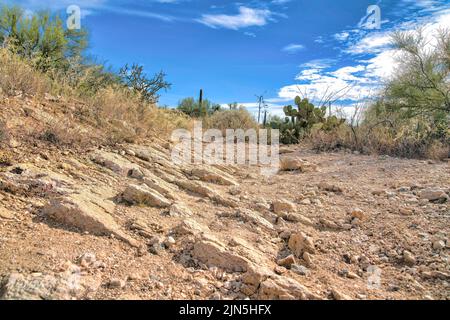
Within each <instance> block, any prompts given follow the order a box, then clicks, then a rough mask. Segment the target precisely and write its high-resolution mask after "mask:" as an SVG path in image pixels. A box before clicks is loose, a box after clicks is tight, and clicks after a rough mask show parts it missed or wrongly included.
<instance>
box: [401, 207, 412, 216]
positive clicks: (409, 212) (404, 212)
mask: <svg viewBox="0 0 450 320" xmlns="http://www.w3.org/2000/svg"><path fill="white" fill-rule="evenodd" d="M399 212H400V214H401V215H403V216H412V214H413V212H412V210H410V209H407V208H400V209H399Z"/></svg>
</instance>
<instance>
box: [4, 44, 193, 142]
mask: <svg viewBox="0 0 450 320" xmlns="http://www.w3.org/2000/svg"><path fill="white" fill-rule="evenodd" d="M57 79H58V80H50V78H49V77H48V76H47V75H45V74H42V73H39V72H38V71H36V70H34V69H33V68H32V67H31V66H30V65H28V64H27V63H26V62H25V61H23V60H22V59H20V58H19V57H17V56H16V55H14V54H12V53H11V52H9V51H8V50H6V49H0V93H2V92H3V93H4V94H5V95H6V96H18V95H19V96H20V95H21V94H22V95H25V96H34V97H36V98H37V99H36V101H43V99H42V98H43V97H44V96H45V94H46V93H49V94H50V95H59V94H62V95H63V97H62V99H61V100H62V101H63V102H61V103H56V102H52V101H45V104H46V105H50V108H51V112H52V113H53V115H54V117H55V119H52V120H51V122H50V123H47V124H45V125H44V126H39V128H35V130H32V131H30V137H31V138H36V139H38V140H40V141H45V142H48V143H52V144H57V145H65V146H72V147H75V146H88V145H91V144H93V143H102V144H111V145H114V144H117V143H123V142H136V141H137V140H140V139H141V140H143V139H147V138H149V137H152V136H158V137H160V138H163V139H164V138H167V137H169V136H170V134H171V132H172V131H173V130H174V129H176V128H180V127H181V128H189V127H190V126H191V119H190V118H188V117H187V116H185V115H183V114H181V113H179V112H176V111H172V110H163V109H159V108H158V107H157V106H155V105H150V104H145V103H143V102H142V99H140V98H139V96H136V94H133V93H132V92H131V91H130V90H128V89H127V88H125V87H123V86H120V85H117V84H116V85H109V86H107V87H105V88H103V89H101V90H99V91H98V92H95V93H92V92H85V91H82V90H80V89H76V88H72V87H70V86H69V85H68V83H69V81H64V79H61V75H59V76H58V77H57ZM0 130H1V128H0ZM1 134H2V133H1V132H0V138H1Z"/></svg>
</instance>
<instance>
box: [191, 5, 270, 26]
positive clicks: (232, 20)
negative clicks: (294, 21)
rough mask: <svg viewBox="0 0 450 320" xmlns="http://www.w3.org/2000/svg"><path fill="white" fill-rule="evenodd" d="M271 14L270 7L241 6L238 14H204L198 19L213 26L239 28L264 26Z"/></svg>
mask: <svg viewBox="0 0 450 320" xmlns="http://www.w3.org/2000/svg"><path fill="white" fill-rule="evenodd" d="M271 16H272V12H271V11H270V10H268V9H254V8H248V7H244V6H241V7H239V13H238V14H235V15H228V14H204V15H202V17H201V18H200V19H197V21H198V22H200V23H203V24H204V25H206V26H208V27H211V28H226V29H231V30H238V29H242V28H248V27H254V26H257V27H261V26H264V25H266V24H267V23H268V21H269V19H270V17H271Z"/></svg>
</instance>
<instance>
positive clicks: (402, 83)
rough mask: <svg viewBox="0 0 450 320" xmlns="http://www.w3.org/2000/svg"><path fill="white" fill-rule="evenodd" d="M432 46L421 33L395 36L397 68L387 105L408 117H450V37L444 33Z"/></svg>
mask: <svg viewBox="0 0 450 320" xmlns="http://www.w3.org/2000/svg"><path fill="white" fill-rule="evenodd" d="M434 38H435V41H436V44H435V45H430V43H429V40H428V39H426V37H425V36H424V34H423V32H422V30H420V29H419V30H416V31H415V32H396V33H394V34H393V35H392V42H393V45H394V47H395V48H396V49H398V50H399V57H398V68H397V72H396V74H395V75H394V77H393V79H392V80H391V81H390V82H389V83H388V84H387V86H386V90H385V96H384V102H385V103H386V106H387V108H388V109H390V110H392V111H396V112H401V113H402V114H403V115H404V116H405V117H408V118H412V117H416V116H419V115H422V116H426V117H429V118H441V117H442V114H443V113H445V114H447V115H449V114H450V33H449V32H448V31H444V30H441V31H439V32H438V33H437V34H435V35H434Z"/></svg>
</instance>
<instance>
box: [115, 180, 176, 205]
mask: <svg viewBox="0 0 450 320" xmlns="http://www.w3.org/2000/svg"><path fill="white" fill-rule="evenodd" d="M121 198H122V200H124V201H126V202H128V203H130V204H145V205H148V206H151V207H158V208H167V207H170V205H171V203H170V201H169V200H168V199H166V198H165V197H164V196H163V195H161V194H159V193H158V192H157V191H155V190H152V189H150V188H149V187H148V186H147V185H144V184H142V185H134V184H131V185H129V186H128V187H127V188H126V189H125V191H124V192H123V193H122V195H121Z"/></svg>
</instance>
